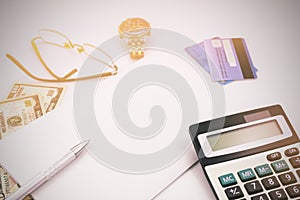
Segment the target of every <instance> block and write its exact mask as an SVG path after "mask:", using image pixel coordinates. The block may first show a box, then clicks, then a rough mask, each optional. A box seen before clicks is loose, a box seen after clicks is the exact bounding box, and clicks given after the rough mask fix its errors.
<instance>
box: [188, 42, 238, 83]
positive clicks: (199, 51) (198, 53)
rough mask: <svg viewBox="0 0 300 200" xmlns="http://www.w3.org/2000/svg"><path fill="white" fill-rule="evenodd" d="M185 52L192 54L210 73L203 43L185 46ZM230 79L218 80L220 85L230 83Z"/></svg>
mask: <svg viewBox="0 0 300 200" xmlns="http://www.w3.org/2000/svg"><path fill="white" fill-rule="evenodd" d="M185 50H186V52H187V53H188V54H189V55H190V56H192V57H193V58H194V59H195V60H196V61H197V62H198V63H199V64H200V65H201V66H202V68H203V69H204V70H205V71H206V72H207V73H209V74H210V71H209V65H208V59H207V56H206V53H205V49H204V43H203V42H201V43H198V44H195V45H193V46H190V47H187V48H185ZM231 82H232V80H227V81H219V83H220V84H221V85H226V84H228V83H231Z"/></svg>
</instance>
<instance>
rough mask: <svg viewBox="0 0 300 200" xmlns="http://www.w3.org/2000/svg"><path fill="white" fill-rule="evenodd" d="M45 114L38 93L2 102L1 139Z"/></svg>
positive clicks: (0, 113) (0, 115)
mask: <svg viewBox="0 0 300 200" xmlns="http://www.w3.org/2000/svg"><path fill="white" fill-rule="evenodd" d="M43 114H44V113H43V109H42V104H41V102H40V99H39V96H38V95H32V96H26V97H21V98H17V99H9V100H6V101H2V102H0V139H2V138H3V137H5V136H6V135H8V134H9V133H11V132H13V131H15V130H16V129H18V128H20V127H23V126H25V125H27V124H29V123H30V122H32V121H33V120H35V119H37V118H39V117H41V116H43Z"/></svg>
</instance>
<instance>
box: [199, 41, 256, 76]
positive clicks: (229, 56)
mask: <svg viewBox="0 0 300 200" xmlns="http://www.w3.org/2000/svg"><path fill="white" fill-rule="evenodd" d="M204 48H205V52H206V56H207V59H208V66H209V70H210V74H211V78H212V80H213V81H223V80H243V79H250V78H252V79H253V78H256V73H255V70H254V66H253V63H252V60H251V57H250V55H249V52H248V48H247V46H246V43H245V40H244V39H243V38H232V39H231V38H213V39H209V40H204Z"/></svg>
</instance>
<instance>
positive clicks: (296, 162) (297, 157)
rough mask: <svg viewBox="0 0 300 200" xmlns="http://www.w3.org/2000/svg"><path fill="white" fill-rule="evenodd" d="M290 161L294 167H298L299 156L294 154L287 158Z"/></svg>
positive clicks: (299, 163)
mask: <svg viewBox="0 0 300 200" xmlns="http://www.w3.org/2000/svg"><path fill="white" fill-rule="evenodd" d="M289 161H290V163H291V164H292V166H293V167H294V168H299V167H300V156H296V157H293V158H290V159H289Z"/></svg>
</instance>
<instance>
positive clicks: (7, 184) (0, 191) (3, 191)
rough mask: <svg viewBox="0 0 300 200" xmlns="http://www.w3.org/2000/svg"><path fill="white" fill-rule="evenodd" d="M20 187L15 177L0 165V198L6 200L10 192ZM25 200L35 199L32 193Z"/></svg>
mask: <svg viewBox="0 0 300 200" xmlns="http://www.w3.org/2000/svg"><path fill="white" fill-rule="evenodd" d="M19 188H20V186H19V184H18V183H17V182H16V181H15V180H14V178H13V177H12V176H11V175H10V174H9V173H8V172H7V170H5V169H4V168H3V167H2V166H1V165H0V200H4V199H5V198H7V197H8V196H9V195H10V194H12V193H14V192H15V191H17V190H18V189H19ZM23 200H33V197H32V196H31V195H27V196H26V197H25V198H24V199H23Z"/></svg>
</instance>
